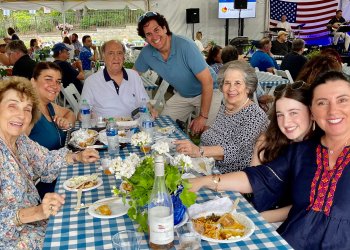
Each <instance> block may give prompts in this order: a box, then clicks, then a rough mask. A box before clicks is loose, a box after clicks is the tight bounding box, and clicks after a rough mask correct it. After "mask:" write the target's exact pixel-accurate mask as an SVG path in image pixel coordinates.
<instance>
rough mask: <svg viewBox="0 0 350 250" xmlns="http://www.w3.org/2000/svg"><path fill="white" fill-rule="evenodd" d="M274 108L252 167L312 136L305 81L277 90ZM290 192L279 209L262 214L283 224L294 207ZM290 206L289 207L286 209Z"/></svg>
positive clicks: (258, 144)
mask: <svg viewBox="0 0 350 250" xmlns="http://www.w3.org/2000/svg"><path fill="white" fill-rule="evenodd" d="M274 95H275V100H274V105H273V107H272V108H271V110H270V117H269V118H270V119H269V120H270V124H269V126H268V128H267V129H266V132H265V133H264V134H262V135H261V136H260V137H259V139H258V140H257V143H256V145H255V148H254V154H253V158H252V161H251V165H252V166H257V165H261V164H266V163H268V162H270V161H273V160H274V159H276V158H277V157H278V156H279V155H280V154H282V153H283V151H285V150H286V148H287V147H288V145H289V144H291V143H293V142H299V141H303V140H305V139H307V138H309V136H310V134H311V131H312V130H311V127H312V119H311V113H310V109H309V107H308V102H309V100H308V86H307V84H306V83H305V82H303V81H297V82H294V83H293V84H283V85H280V86H278V87H277V88H276V90H275V93H274ZM289 196H290V194H289V193H288V192H287V193H286V194H285V195H284V197H283V199H282V200H281V201H280V202H279V204H278V205H277V207H281V208H279V209H274V210H268V211H264V212H262V213H261V215H262V216H263V217H264V219H265V220H267V221H268V222H281V221H284V220H285V219H286V218H287V215H288V212H289V210H290V208H291V206H290V202H291V201H290V197H289ZM286 205H288V206H286Z"/></svg>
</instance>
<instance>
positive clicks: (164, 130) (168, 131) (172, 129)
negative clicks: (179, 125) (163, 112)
mask: <svg viewBox="0 0 350 250" xmlns="http://www.w3.org/2000/svg"><path fill="white" fill-rule="evenodd" d="M155 131H156V133H159V134H162V135H170V134H172V133H174V132H175V127H174V126H166V127H155Z"/></svg>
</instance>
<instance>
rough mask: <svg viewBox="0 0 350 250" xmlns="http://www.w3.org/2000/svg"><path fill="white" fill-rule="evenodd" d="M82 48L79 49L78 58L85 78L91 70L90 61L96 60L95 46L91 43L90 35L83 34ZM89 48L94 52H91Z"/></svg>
mask: <svg viewBox="0 0 350 250" xmlns="http://www.w3.org/2000/svg"><path fill="white" fill-rule="evenodd" d="M82 41H83V45H84V46H83V48H82V50H81V51H80V54H79V59H80V61H81V64H82V67H83V70H84V74H85V79H86V78H87V77H88V76H90V75H91V74H92V73H93V72H92V70H91V62H96V60H97V50H96V46H95V45H93V44H92V40H91V36H89V35H85V36H83V39H82ZM91 49H92V50H93V51H94V53H92V52H91Z"/></svg>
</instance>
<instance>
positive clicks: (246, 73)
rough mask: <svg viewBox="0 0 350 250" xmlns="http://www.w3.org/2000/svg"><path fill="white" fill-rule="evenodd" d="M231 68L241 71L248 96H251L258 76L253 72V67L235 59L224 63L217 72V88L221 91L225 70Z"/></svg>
mask: <svg viewBox="0 0 350 250" xmlns="http://www.w3.org/2000/svg"><path fill="white" fill-rule="evenodd" d="M229 70H230V71H231V70H238V71H240V72H242V73H243V77H244V83H245V85H246V88H247V89H248V97H249V98H250V99H252V98H253V95H254V92H255V90H256V88H257V85H258V77H257V75H256V73H255V70H254V68H252V66H250V65H249V64H248V63H247V62H243V61H239V60H235V61H231V62H228V63H226V64H224V66H222V67H221V68H220V70H219V73H218V83H219V88H220V90H221V91H222V86H223V85H224V81H225V77H226V72H227V71H229Z"/></svg>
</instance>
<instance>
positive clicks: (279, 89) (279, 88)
mask: <svg viewBox="0 0 350 250" xmlns="http://www.w3.org/2000/svg"><path fill="white" fill-rule="evenodd" d="M304 86H306V82H304V81H296V82H294V83H286V84H281V85H279V86H277V87H276V88H275V91H274V92H273V94H274V95H276V94H278V93H280V92H282V91H284V90H286V89H288V88H290V89H291V90H297V89H301V88H302V87H304Z"/></svg>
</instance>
